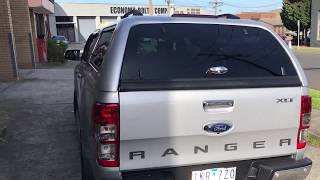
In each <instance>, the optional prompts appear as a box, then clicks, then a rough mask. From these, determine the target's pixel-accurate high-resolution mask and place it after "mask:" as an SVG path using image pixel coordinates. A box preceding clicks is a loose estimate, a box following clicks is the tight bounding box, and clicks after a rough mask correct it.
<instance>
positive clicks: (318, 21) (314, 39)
mask: <svg viewBox="0 0 320 180" xmlns="http://www.w3.org/2000/svg"><path fill="white" fill-rule="evenodd" d="M311 8H312V9H311V30H310V46H313V47H320V1H319V0H312V6H311Z"/></svg>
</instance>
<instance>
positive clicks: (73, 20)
mask: <svg viewBox="0 0 320 180" xmlns="http://www.w3.org/2000/svg"><path fill="white" fill-rule="evenodd" d="M133 9H137V10H139V11H141V12H142V13H143V14H145V15H147V14H149V8H148V5H134V4H132V5H130V4H129V5H119V4H99V3H97V4H96V3H67V4H58V3H56V4H55V13H54V14H52V15H50V20H49V22H50V30H51V33H52V35H54V36H55V35H61V36H65V37H66V38H67V39H68V40H69V41H70V42H85V41H86V39H87V38H88V36H89V35H90V33H92V32H93V31H94V30H96V29H97V28H99V26H100V25H102V24H103V25H107V24H110V23H112V22H115V21H116V20H117V19H119V18H120V17H121V16H122V15H124V14H125V13H127V12H129V11H130V10H133ZM174 12H175V13H177V14H207V9H206V8H203V7H198V6H175V7H174ZM152 13H153V15H156V16H157V15H167V14H168V7H167V6H153V9H152Z"/></svg>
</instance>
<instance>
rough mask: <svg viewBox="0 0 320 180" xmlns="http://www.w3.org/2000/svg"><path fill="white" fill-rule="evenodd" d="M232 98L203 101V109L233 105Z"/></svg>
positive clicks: (208, 109)
mask: <svg viewBox="0 0 320 180" xmlns="http://www.w3.org/2000/svg"><path fill="white" fill-rule="evenodd" d="M233 105H234V101H233V100H208V101H204V102H203V109H204V110H205V111H210V110H214V109H224V108H230V107H233Z"/></svg>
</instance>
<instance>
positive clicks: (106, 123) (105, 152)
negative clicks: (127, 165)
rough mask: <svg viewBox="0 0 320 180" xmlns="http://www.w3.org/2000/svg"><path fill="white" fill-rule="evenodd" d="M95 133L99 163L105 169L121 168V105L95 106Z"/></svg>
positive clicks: (98, 104) (97, 104)
mask: <svg viewBox="0 0 320 180" xmlns="http://www.w3.org/2000/svg"><path fill="white" fill-rule="evenodd" d="M93 120H94V132H95V139H96V146H97V162H98V163H99V165H101V166H104V167H118V166H119V130H120V126H119V125H120V123H119V122H120V121H119V120H120V107H119V104H100V103H96V104H95V106H94V117H93Z"/></svg>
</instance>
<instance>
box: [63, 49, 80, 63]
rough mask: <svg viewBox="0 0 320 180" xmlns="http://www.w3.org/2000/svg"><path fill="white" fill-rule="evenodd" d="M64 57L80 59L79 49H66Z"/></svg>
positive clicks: (73, 59) (72, 59) (74, 59)
mask: <svg viewBox="0 0 320 180" xmlns="http://www.w3.org/2000/svg"><path fill="white" fill-rule="evenodd" d="M64 58H65V59H67V60H71V61H80V50H78V49H75V50H67V51H66V52H65V53H64Z"/></svg>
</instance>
